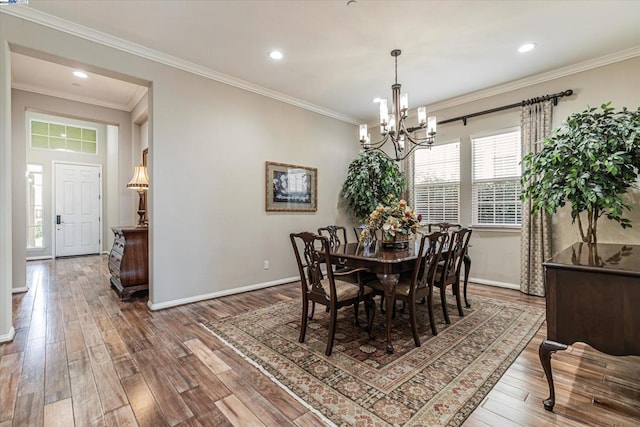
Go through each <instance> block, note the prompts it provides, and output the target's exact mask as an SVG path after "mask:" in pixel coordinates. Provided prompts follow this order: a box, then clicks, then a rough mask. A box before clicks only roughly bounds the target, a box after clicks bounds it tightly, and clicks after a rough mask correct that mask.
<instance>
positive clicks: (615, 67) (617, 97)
mask: <svg viewBox="0 0 640 427" xmlns="http://www.w3.org/2000/svg"><path fill="white" fill-rule="evenodd" d="M639 75H640V58H638V57H636V58H634V59H630V60H626V61H622V62H618V63H614V64H611V65H607V66H603V67H600V68H596V69H593V70H589V71H585V72H581V73H577V74H573V75H570V76H566V77H562V78H558V79H555V80H551V81H547V82H544V83H540V84H536V85H532V86H529V87H526V88H522V89H518V90H514V91H511V92H508V93H504V94H501V95H498V96H492V97H488V98H485V99H482V100H479V101H475V102H470V103H466V104H462V105H458V106H456V107H453V108H447V109H440V110H433V111H431V112H430V114H431V113H435V115H437V117H438V120H446V119H448V118H453V117H459V116H462V115H464V114H471V113H474V112H477V111H482V110H487V109H491V108H495V107H499V106H502V105H508V104H513V103H516V102H520V101H521V100H524V99H529V98H534V97H537V96H541V95H545V94H553V93H557V92H561V91H564V90H566V89H573V91H574V95H572V96H571V97H568V98H561V99H560V100H559V102H558V105H557V106H556V107H554V111H553V127H554V128H556V127H558V126H560V124H561V123H562V121H563V120H564V119H565V118H566V117H567V116H568V115H570V114H571V113H574V112H579V111H583V110H584V109H586V108H587V107H588V106H599V105H600V104H602V103H604V102H608V101H612V103H613V106H615V107H616V108H618V109H619V108H621V107H623V106H626V107H628V108H631V109H635V108H638V106H639V105H640V80H639V79H638V76H639ZM519 125H520V109H519V108H514V109H512V110H506V111H503V112H498V113H493V114H490V115H485V116H480V117H477V118H472V119H469V120H468V122H467V126H464V125H463V123H462V122H461V121H460V122H456V123H451V124H446V125H442V126H440V127H439V129H438V136H437V139H438V140H450V139H456V138H459V139H460V141H461V190H460V192H461V194H460V205H461V206H460V208H461V221H462V223H463V224H470V223H471V142H470V141H471V139H470V138H471V136H472V135H475V134H480V133H483V132H487V131H492V130H496V129H506V128H510V127H514V126H519ZM629 198H630V200H631V203H632V205H633V206H634V207H635V208H636V209H634V210H633V211H631V212H630V213H629V214H628V217H629V219H630V220H631V221H632V224H633V228H632V229H631V231H625V230H623V229H622V228H621V227H620V226H619V225H617V224H616V223H612V222H611V221H608V220H607V219H606V218H601V219H600V221H601V223H599V225H598V227H599V229H598V240H599V241H600V242H603V243H605V242H627V243H633V244H638V243H640V209H639V208H640V193H639V192H638V190H635V191H632V192H631V193H630V194H629ZM569 214H570V210H569V209H563V210H561V211H559V212H558V213H557V214H556V215H555V216H554V218H553V224H554V226H553V236H554V237H553V248H552V250H553V252H554V253H557V252H559V251H561V250H562V249H564V248H566V247H567V246H569V245H570V244H571V243H573V242H575V241H579V236H578V233H577V229H576V228H575V227H574V226H573V225H572V224H571V217H570V215H569ZM471 239H472V241H471V243H472V245H473V247H472V248H471V249H470V255H471V258H472V260H473V266H472V268H471V277H473V278H474V279H476V280H477V281H480V282H485V283H496V282H497V283H502V284H505V283H506V284H512V285H518V284H519V281H520V258H519V253H520V235H519V233H514V232H513V231H511V230H499V229H475V230H474V232H473V236H472V238H471Z"/></svg>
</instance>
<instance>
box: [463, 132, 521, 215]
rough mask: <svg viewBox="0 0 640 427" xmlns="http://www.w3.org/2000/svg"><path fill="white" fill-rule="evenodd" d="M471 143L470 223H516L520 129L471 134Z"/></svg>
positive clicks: (518, 197)
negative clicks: (471, 219) (488, 133)
mask: <svg viewBox="0 0 640 427" xmlns="http://www.w3.org/2000/svg"><path fill="white" fill-rule="evenodd" d="M471 146H472V156H473V160H472V167H473V170H472V209H473V224H474V225H497V226H516V225H520V223H521V220H522V207H521V203H520V173H521V171H520V160H521V146H520V130H519V129H516V130H513V129H512V130H509V131H505V132H501V133H496V134H493V135H489V136H482V137H472V138H471Z"/></svg>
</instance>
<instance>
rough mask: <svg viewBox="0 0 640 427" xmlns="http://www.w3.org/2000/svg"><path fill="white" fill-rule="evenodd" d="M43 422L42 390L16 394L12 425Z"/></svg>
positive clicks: (32, 424) (33, 424) (37, 424)
mask: <svg viewBox="0 0 640 427" xmlns="http://www.w3.org/2000/svg"><path fill="white" fill-rule="evenodd" d="M43 423H44V392H43V391H39V392H36V393H28V394H22V395H18V397H17V399H16V406H15V410H14V412H13V425H14V426H41V425H43Z"/></svg>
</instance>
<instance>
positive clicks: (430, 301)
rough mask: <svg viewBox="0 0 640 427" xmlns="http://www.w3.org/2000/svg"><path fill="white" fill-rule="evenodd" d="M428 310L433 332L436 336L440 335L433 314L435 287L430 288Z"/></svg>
mask: <svg viewBox="0 0 640 427" xmlns="http://www.w3.org/2000/svg"><path fill="white" fill-rule="evenodd" d="M427 310H428V311H429V324H430V325H431V333H432V334H433V335H434V336H435V335H438V328H437V327H436V319H435V317H434V315H433V287H431V288H430V289H429V294H428V295H427Z"/></svg>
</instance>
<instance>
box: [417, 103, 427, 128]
mask: <svg viewBox="0 0 640 427" xmlns="http://www.w3.org/2000/svg"><path fill="white" fill-rule="evenodd" d="M426 124H427V108H426V107H418V126H424V125H426Z"/></svg>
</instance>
